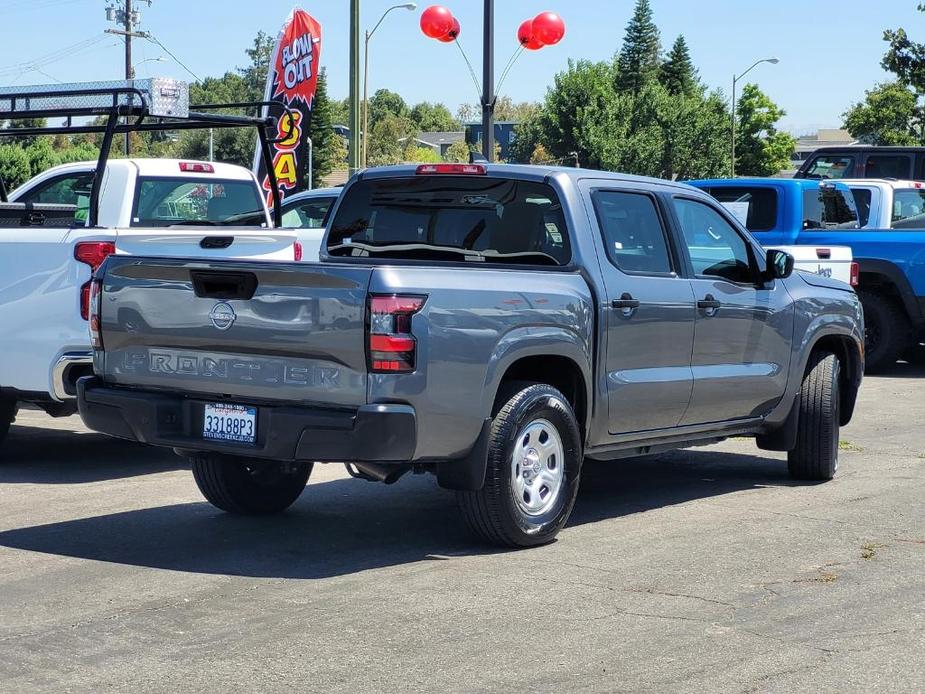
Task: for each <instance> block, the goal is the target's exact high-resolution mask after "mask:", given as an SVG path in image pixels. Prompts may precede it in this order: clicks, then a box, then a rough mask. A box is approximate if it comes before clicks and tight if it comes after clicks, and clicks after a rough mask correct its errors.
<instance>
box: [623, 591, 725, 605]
mask: <svg viewBox="0 0 925 694" xmlns="http://www.w3.org/2000/svg"><path fill="white" fill-rule="evenodd" d="M623 592H625V593H646V594H648V595H662V596H665V597H669V598H688V599H689V600H700V601H702V602H708V603H710V604H712V605H722V606H723V607H731V608H732V609H736V606H735V605H733V604H732V603H731V602H725V601H723V600H714V599H713V598H705V597H703V596H701V595H690V594H689V593H672V592H669V591H665V590H658V589H656V588H624V589H623Z"/></svg>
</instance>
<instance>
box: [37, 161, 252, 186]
mask: <svg viewBox="0 0 925 694" xmlns="http://www.w3.org/2000/svg"><path fill="white" fill-rule="evenodd" d="M181 163H189V164H209V165H210V166H212V167H213V168H214V170H215V173H214V174H206V173H201V172H186V171H181V170H180V164H181ZM96 165H97V162H96V161H78V162H73V163H71V164H61V165H60V166H55V167H53V168H51V169H48V170H47V171H45V172H43V175H46V174H51V175H58V174H67V173H75V172H81V171H94V170H96ZM106 167H107V168H108V169H111V170H115V169H119V168H124V169H128V168H133V169H135V170H136V171H137V172H138V173H139V175H141V176H170V177H171V178H174V177H184V176H189V177H190V178H202V177H203V176H215V177H216V178H224V179H226V180H232V181H249V180H251V172H250V171H249V170H248V169H245V168H244V167H242V166H237V165H235V164H222V163H219V162H207V161H197V160H194V159H110V160H109V161H107V162H106Z"/></svg>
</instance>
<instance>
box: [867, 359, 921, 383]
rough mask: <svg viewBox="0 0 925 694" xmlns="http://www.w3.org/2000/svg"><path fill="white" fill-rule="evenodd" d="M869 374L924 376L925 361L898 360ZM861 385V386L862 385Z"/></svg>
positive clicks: (902, 376) (883, 376)
mask: <svg viewBox="0 0 925 694" xmlns="http://www.w3.org/2000/svg"><path fill="white" fill-rule="evenodd" d="M923 354H925V350H923ZM871 376H876V377H878V378H925V361H923V360H916V361H915V362H908V361H898V362H896V363H895V364H893V365H892V366H891V367H889V368H887V369H884V370H882V371H878V372H877V373H875V374H871ZM861 387H862V388H863V386H861Z"/></svg>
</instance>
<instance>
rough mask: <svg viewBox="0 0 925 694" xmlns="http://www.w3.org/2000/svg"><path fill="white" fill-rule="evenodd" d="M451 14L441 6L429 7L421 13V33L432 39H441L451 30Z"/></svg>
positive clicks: (452, 19) (453, 20)
mask: <svg viewBox="0 0 925 694" xmlns="http://www.w3.org/2000/svg"><path fill="white" fill-rule="evenodd" d="M455 21H456V20H455V19H454V18H453V13H452V12H450V11H449V10H448V9H447V8H445V7H443V5H431V6H430V7H428V8H427V9H426V10H424V11H423V12H422V13H421V31H423V32H424V35H425V36H428V37H430V38H432V39H441V38H443V37H444V36H446V35H447V34H449V33H450V31H452V30H453V22H455Z"/></svg>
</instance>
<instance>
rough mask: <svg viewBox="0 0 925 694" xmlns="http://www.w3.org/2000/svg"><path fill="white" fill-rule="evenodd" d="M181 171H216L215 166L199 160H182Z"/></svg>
mask: <svg viewBox="0 0 925 694" xmlns="http://www.w3.org/2000/svg"><path fill="white" fill-rule="evenodd" d="M180 171H183V172H184V173H215V167H214V166H212V165H211V164H205V163H203V162H198V161H181V162H180Z"/></svg>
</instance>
